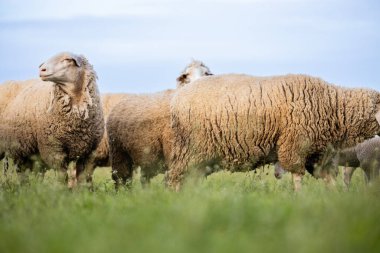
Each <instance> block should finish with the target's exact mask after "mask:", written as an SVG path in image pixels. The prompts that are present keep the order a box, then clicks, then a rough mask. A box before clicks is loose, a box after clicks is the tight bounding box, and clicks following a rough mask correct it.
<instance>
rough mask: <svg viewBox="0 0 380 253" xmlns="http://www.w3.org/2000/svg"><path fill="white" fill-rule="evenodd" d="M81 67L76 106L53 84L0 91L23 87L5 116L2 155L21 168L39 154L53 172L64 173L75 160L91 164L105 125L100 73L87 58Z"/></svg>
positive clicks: (8, 86) (30, 84)
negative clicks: (98, 73) (97, 82)
mask: <svg viewBox="0 0 380 253" xmlns="http://www.w3.org/2000/svg"><path fill="white" fill-rule="evenodd" d="M82 63H83V68H85V72H84V76H83V78H82V79H83V83H84V85H83V89H82V91H81V92H83V94H81V99H80V101H79V103H77V104H76V105H73V101H72V99H71V98H70V97H69V95H68V94H67V93H65V92H64V91H63V90H62V89H61V88H60V87H59V85H56V84H55V83H52V82H44V81H41V80H28V81H20V82H7V83H5V84H3V85H1V86H0V89H2V90H12V89H13V88H12V86H14V85H16V86H17V87H18V92H17V94H16V95H14V96H13V98H12V99H9V100H8V101H7V102H6V106H5V107H2V111H1V112H0V117H1V120H0V153H2V152H3V153H6V154H7V155H8V156H9V157H11V158H13V159H14V161H15V163H16V164H17V165H19V166H20V167H23V166H28V165H30V164H28V163H30V157H31V156H33V155H39V156H40V157H41V159H42V160H43V162H45V164H46V165H47V166H48V167H50V168H56V169H60V170H65V169H66V168H67V164H68V162H70V161H76V160H85V159H87V157H88V155H89V154H90V153H91V152H92V151H93V150H94V149H95V148H96V146H97V145H98V143H99V141H100V139H101V137H102V135H103V130H104V121H103V113H102V110H101V104H100V98H99V93H98V88H97V85H96V74H95V71H94V70H93V68H92V66H91V65H90V64H89V63H88V62H87V60H86V59H85V58H84V57H83V58H82ZM0 103H1V102H0Z"/></svg>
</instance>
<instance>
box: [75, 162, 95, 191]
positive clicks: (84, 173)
mask: <svg viewBox="0 0 380 253" xmlns="http://www.w3.org/2000/svg"><path fill="white" fill-rule="evenodd" d="M94 161H95V157H94V156H92V155H91V156H90V158H89V159H88V160H86V159H79V160H78V161H77V163H76V169H75V171H76V174H75V177H76V181H77V183H78V184H83V183H84V182H85V183H86V184H87V185H88V187H89V189H90V190H92V189H93V184H92V175H93V172H94V168H95V164H94Z"/></svg>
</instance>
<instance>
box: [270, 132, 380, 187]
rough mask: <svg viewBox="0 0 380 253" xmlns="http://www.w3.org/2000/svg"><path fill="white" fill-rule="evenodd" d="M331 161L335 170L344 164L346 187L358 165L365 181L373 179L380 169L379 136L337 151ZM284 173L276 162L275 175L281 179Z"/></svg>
mask: <svg viewBox="0 0 380 253" xmlns="http://www.w3.org/2000/svg"><path fill="white" fill-rule="evenodd" d="M331 162H332V164H333V169H334V170H335V171H337V170H338V166H344V169H343V181H344V183H345V184H346V186H347V187H349V185H350V182H351V177H352V174H353V173H354V171H355V169H356V168H358V167H361V168H362V169H363V171H364V173H365V179H366V182H368V181H371V180H373V179H374V178H375V177H378V176H379V170H380V137H379V136H375V137H374V138H371V139H368V140H365V141H364V142H362V143H359V144H358V145H356V146H355V147H350V148H345V149H343V150H340V151H337V152H336V155H335V156H334V157H332V158H331ZM284 173H285V170H284V169H283V168H282V167H281V165H280V164H279V163H276V164H275V169H274V175H275V177H276V178H277V179H281V178H282V176H283V174H284ZM311 173H313V172H311Z"/></svg>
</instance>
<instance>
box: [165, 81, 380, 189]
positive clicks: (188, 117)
mask: <svg viewBox="0 0 380 253" xmlns="http://www.w3.org/2000/svg"><path fill="white" fill-rule="evenodd" d="M379 104H380V95H379V93H378V92H375V91H373V90H366V89H346V88H342V87H338V86H334V85H330V84H328V83H326V82H325V81H323V80H321V79H319V78H314V77H310V76H305V75H287V76H275V77H252V76H247V75H233V74H231V75H221V76H211V77H206V78H203V79H201V80H198V81H195V82H193V83H192V84H189V85H187V86H186V87H184V88H182V89H181V90H179V91H178V93H176V95H175V96H174V97H173V99H172V102H171V117H172V129H173V135H174V143H173V153H172V162H171V165H170V167H171V168H170V171H169V173H168V184H169V185H171V186H173V187H175V188H177V187H179V185H180V184H181V181H182V179H183V176H184V174H185V172H187V171H188V169H189V168H190V167H193V166H194V167H197V168H198V169H202V168H204V163H207V162H215V161H219V160H220V161H223V162H226V163H230V164H249V165H250V166H251V167H255V166H257V164H260V163H266V162H271V161H277V160H279V161H280V163H281V165H282V166H283V167H284V168H285V169H286V170H288V171H291V172H293V173H299V174H303V173H304V172H305V166H306V165H307V163H310V160H312V159H313V157H314V156H315V155H316V154H320V153H321V152H324V151H325V149H326V147H327V146H328V145H329V144H332V145H333V146H335V147H346V146H353V145H355V144H357V143H359V142H361V141H363V140H364V139H367V138H370V137H372V136H374V135H375V134H376V133H378V132H380V126H379V123H378V122H377V121H376V118H375V114H376V113H377V111H378V110H379ZM276 154H277V155H276ZM200 164H202V166H200ZM232 167H235V166H232ZM238 167H239V166H238Z"/></svg>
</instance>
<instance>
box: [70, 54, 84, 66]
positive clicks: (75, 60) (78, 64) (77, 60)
mask: <svg viewBox="0 0 380 253" xmlns="http://www.w3.org/2000/svg"><path fill="white" fill-rule="evenodd" d="M72 59H73V61H74V62H75V65H76V66H77V67H81V66H82V60H81V58H80V57H78V56H73V57H72Z"/></svg>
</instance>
